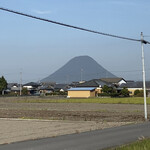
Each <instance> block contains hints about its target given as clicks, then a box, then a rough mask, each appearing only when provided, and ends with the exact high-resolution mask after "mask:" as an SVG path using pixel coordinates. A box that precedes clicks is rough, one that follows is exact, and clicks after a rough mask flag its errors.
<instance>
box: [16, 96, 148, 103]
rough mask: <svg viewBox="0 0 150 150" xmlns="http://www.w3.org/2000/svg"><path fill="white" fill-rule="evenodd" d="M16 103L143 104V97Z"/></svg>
mask: <svg viewBox="0 0 150 150" xmlns="http://www.w3.org/2000/svg"><path fill="white" fill-rule="evenodd" d="M13 101H14V102H16V103H100V104H143V103H144V99H143V97H128V98H86V99H66V98H64V99H63V98H62V99H52V98H49V99H48V98H46V99H45V98H32V97H31V98H30V97H26V98H20V99H19V98H17V99H16V100H13ZM147 104H150V98H147Z"/></svg>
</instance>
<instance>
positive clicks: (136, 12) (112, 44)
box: [0, 0, 150, 83]
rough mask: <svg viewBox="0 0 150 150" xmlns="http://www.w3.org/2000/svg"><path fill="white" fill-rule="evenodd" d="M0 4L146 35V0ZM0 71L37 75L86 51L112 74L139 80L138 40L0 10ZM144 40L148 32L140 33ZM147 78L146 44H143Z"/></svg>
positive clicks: (149, 50)
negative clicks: (124, 38)
mask: <svg viewBox="0 0 150 150" xmlns="http://www.w3.org/2000/svg"><path fill="white" fill-rule="evenodd" d="M0 7H5V8H9V9H13V10H16V11H20V12H24V13H27V14H31V15H35V16H39V17H43V18H46V19H50V20H54V21H58V22H63V23H66V24H70V25H75V26H80V27H83V28H87V29H92V30H96V31H100V32H104V33H110V34H115V35H120V36H125V37H131V38H136V39H140V33H141V32H143V33H144V35H145V36H150V19H149V18H150V1H149V0H142V1H141V0H132V1H131V0H44V1H43V0H0ZM0 35H1V36H0V51H1V59H0V76H1V75H4V76H5V77H6V79H7V81H8V82H19V80H20V79H19V78H20V76H19V75H20V72H22V73H23V77H22V78H23V82H24V83H26V82H30V81H38V80H40V79H43V78H45V77H46V76H48V75H50V74H51V73H53V72H54V71H56V70H57V69H59V68H60V67H61V66H63V65H64V64H65V63H67V62H68V61H69V60H70V59H71V58H73V57H75V56H80V55H88V56H91V57H92V58H93V59H95V60H96V61H97V62H98V63H99V64H101V65H102V66H103V67H105V68H106V69H107V70H109V71H111V72H112V73H114V74H115V75H116V76H118V77H123V78H125V79H127V80H142V61H141V44H140V43H137V42H133V41H126V40H120V39H115V38H111V37H106V36H101V35H96V34H93V33H88V32H84V31H79V30H74V29H70V28H66V27H62V26H59V25H55V24H51V23H46V22H42V21H38V20H33V19H30V18H26V17H23V16H18V15H15V14H11V13H8V12H4V11H1V10H0ZM145 39H146V40H149V41H150V37H145ZM144 51H145V67H146V79H147V80H150V66H149V64H150V59H149V56H150V45H145V46H144Z"/></svg>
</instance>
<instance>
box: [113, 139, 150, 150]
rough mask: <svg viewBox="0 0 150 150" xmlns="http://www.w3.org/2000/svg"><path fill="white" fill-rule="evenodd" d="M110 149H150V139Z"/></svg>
mask: <svg viewBox="0 0 150 150" xmlns="http://www.w3.org/2000/svg"><path fill="white" fill-rule="evenodd" d="M110 150H150V139H145V140H142V141H137V142H135V143H132V144H129V145H126V146H121V147H118V148H112V149H110Z"/></svg>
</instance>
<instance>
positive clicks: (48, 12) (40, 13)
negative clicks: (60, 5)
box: [32, 10, 51, 15]
mask: <svg viewBox="0 0 150 150" xmlns="http://www.w3.org/2000/svg"><path fill="white" fill-rule="evenodd" d="M32 12H34V13H36V14H39V15H45V14H51V11H49V10H47V11H41V10H32Z"/></svg>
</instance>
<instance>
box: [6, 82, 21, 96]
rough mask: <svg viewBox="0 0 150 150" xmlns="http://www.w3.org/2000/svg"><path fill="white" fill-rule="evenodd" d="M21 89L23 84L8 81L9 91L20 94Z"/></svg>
mask: <svg viewBox="0 0 150 150" xmlns="http://www.w3.org/2000/svg"><path fill="white" fill-rule="evenodd" d="M20 90H22V86H21V87H20V85H19V84H17V83H8V84H7V90H6V92H7V93H11V92H12V93H15V94H19V93H20Z"/></svg>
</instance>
